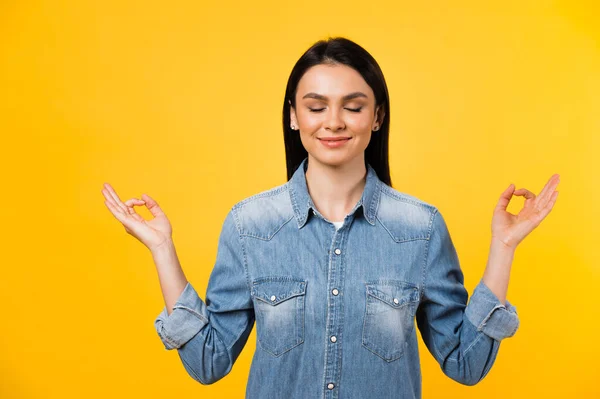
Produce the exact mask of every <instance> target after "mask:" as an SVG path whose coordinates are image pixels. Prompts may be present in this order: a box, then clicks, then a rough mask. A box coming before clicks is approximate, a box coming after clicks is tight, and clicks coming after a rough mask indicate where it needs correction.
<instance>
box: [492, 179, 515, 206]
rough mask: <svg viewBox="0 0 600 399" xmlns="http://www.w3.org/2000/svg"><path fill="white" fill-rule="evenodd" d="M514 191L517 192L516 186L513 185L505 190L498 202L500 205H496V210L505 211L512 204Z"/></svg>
mask: <svg viewBox="0 0 600 399" xmlns="http://www.w3.org/2000/svg"><path fill="white" fill-rule="evenodd" d="M514 191H515V185H514V184H511V185H510V186H508V187H507V188H506V190H504V192H503V193H502V194H501V195H500V199H499V200H498V205H496V209H502V210H503V211H505V210H506V208H507V207H508V204H509V203H510V200H511V198H512V196H513V193H514Z"/></svg>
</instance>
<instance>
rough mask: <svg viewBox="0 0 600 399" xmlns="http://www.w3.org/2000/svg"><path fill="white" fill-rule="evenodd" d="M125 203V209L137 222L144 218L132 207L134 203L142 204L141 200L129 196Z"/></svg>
mask: <svg viewBox="0 0 600 399" xmlns="http://www.w3.org/2000/svg"><path fill="white" fill-rule="evenodd" d="M125 205H126V206H127V211H128V212H129V214H130V215H131V216H133V217H134V218H135V220H137V221H138V222H143V221H144V218H143V217H142V215H140V214H139V213H137V212H136V211H135V208H134V206H135V205H138V206H142V205H144V201H143V200H141V199H137V198H131V199H128V200H127V201H125Z"/></svg>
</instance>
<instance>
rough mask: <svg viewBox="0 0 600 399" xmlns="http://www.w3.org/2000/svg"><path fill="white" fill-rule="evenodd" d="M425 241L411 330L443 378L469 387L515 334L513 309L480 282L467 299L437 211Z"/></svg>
mask: <svg viewBox="0 0 600 399" xmlns="http://www.w3.org/2000/svg"><path fill="white" fill-rule="evenodd" d="M428 237H429V238H428V243H427V251H426V252H427V253H426V255H425V262H424V270H423V291H422V297H421V302H420V304H419V307H418V309H417V315H416V318H417V325H418V327H419V330H420V332H421V336H422V338H423V341H424V343H425V345H426V346H427V348H428V350H429V351H430V353H431V354H432V355H433V356H434V358H435V359H436V360H437V362H438V363H439V365H440V367H441V368H442V371H443V372H444V374H446V375H447V376H448V377H450V378H452V379H453V380H455V381H457V382H460V383H461V384H464V385H474V384H476V383H478V382H479V381H481V380H482V379H483V378H484V377H485V376H486V375H487V374H488V372H489V371H490V369H491V367H492V365H493V364H494V362H495V359H496V356H497V354H498V349H499V346H500V341H501V340H502V339H503V338H506V337H509V336H512V335H514V333H515V332H516V330H517V327H518V325H519V319H518V316H517V313H516V308H515V307H514V306H513V305H512V304H510V302H508V301H507V302H506V306H505V305H503V304H502V303H501V302H500V300H499V299H498V298H497V297H496V296H495V295H494V294H493V293H492V292H491V291H490V290H489V288H488V287H487V286H486V285H485V284H483V280H480V281H479V284H478V285H477V286H476V288H475V290H474V291H473V295H472V296H471V299H470V300H469V294H468V292H467V290H466V289H465V286H464V276H463V273H462V270H461V268H460V263H459V259H458V255H457V252H456V249H455V247H454V244H453V242H452V238H451V236H450V232H449V231H448V227H447V225H446V222H445V220H444V218H443V216H442V214H441V213H440V212H439V211H438V210H437V209H435V210H434V212H433V213H432V215H431V219H430V230H429V235H428ZM467 303H468V304H467Z"/></svg>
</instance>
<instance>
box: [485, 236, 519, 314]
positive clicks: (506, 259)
mask: <svg viewBox="0 0 600 399" xmlns="http://www.w3.org/2000/svg"><path fill="white" fill-rule="evenodd" d="M514 254H515V248H512V247H508V246H507V245H506V244H504V243H502V242H500V241H497V240H494V239H492V242H491V244H490V254H489V257H488V263H487V266H486V268H485V272H484V273H483V282H484V284H485V285H486V286H487V287H488V288H489V289H490V291H492V292H493V293H494V295H496V296H497V297H498V299H499V300H500V302H502V304H504V305H506V293H507V291H508V282H509V280H510V269H511V267H512V262H513V258H514Z"/></svg>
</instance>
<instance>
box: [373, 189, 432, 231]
mask: <svg viewBox="0 0 600 399" xmlns="http://www.w3.org/2000/svg"><path fill="white" fill-rule="evenodd" d="M438 212H439V211H438V209H437V207H436V206H434V205H433V204H431V203H429V202H426V201H424V200H422V199H420V198H418V197H416V196H414V195H410V194H407V193H405V192H402V191H399V190H396V189H395V188H392V187H390V186H388V185H387V184H384V183H382V184H380V199H379V207H378V210H377V220H378V221H379V222H380V223H381V225H382V226H383V227H384V228H385V229H386V230H387V231H388V233H389V234H390V235H391V236H392V238H393V239H394V241H396V242H402V241H411V240H427V239H429V236H430V233H431V227H432V223H433V219H434V216H435V214H436V213H438Z"/></svg>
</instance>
